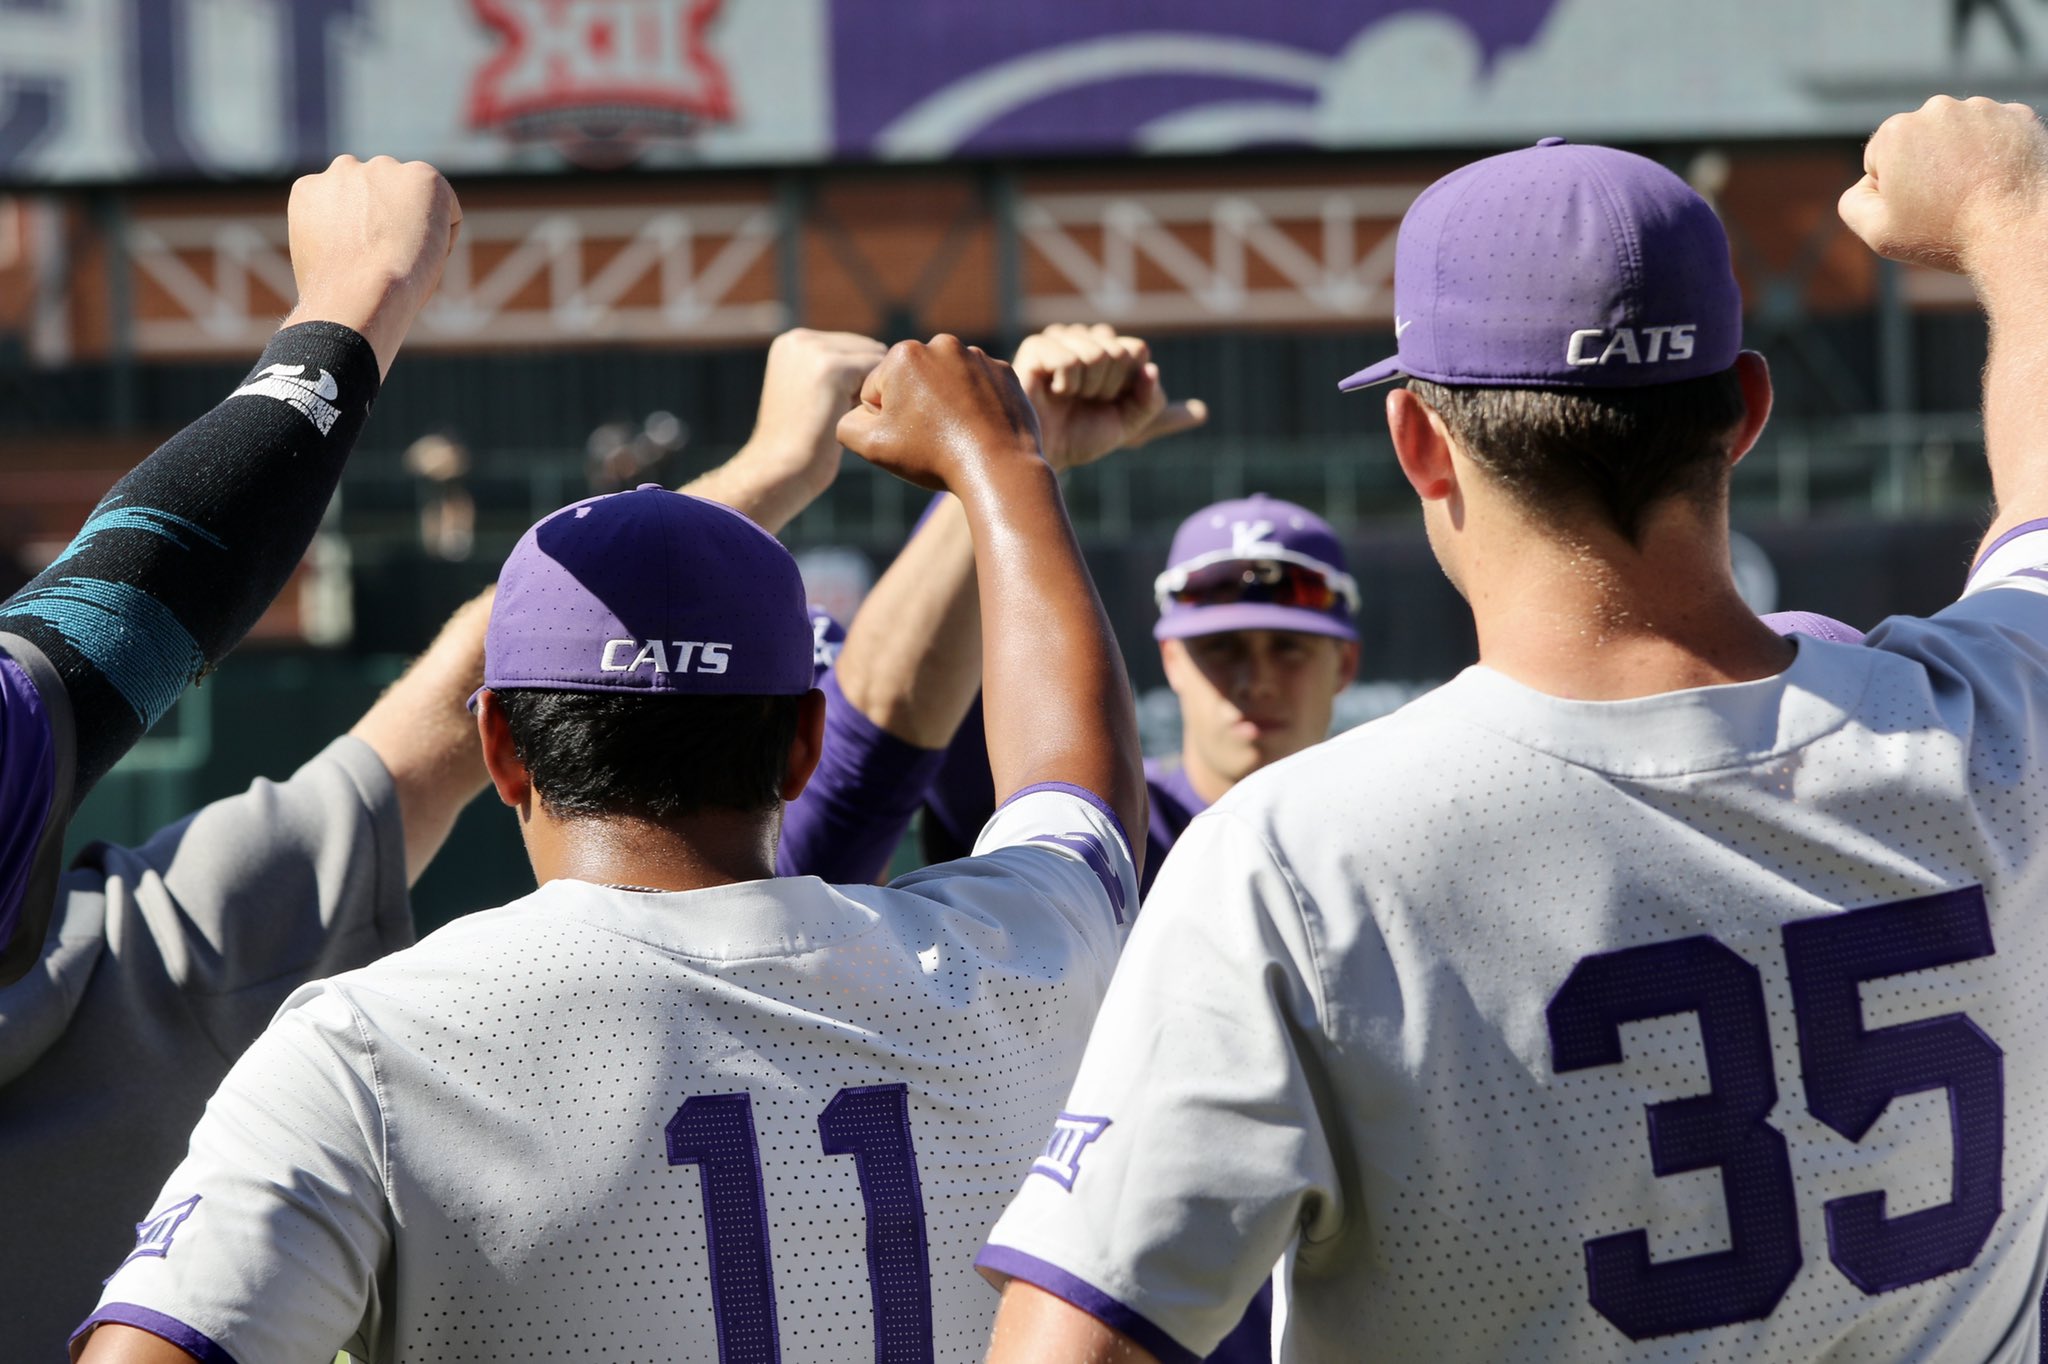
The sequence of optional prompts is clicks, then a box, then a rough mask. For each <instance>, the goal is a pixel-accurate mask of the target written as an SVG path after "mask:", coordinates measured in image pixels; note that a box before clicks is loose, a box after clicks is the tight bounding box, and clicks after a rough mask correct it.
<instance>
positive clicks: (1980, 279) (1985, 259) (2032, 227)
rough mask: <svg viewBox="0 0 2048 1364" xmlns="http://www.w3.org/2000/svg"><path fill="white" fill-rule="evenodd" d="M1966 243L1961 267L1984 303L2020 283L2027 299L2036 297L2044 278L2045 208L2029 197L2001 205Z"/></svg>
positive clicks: (2047, 272)
mask: <svg viewBox="0 0 2048 1364" xmlns="http://www.w3.org/2000/svg"><path fill="white" fill-rule="evenodd" d="M1968 241H1969V246H1968V247H1967V248H1965V250H1964V251H1963V253H1962V260H1961V265H1962V267H1963V271H1964V273H1966V274H1967V275H1968V276H1969V277H1970V279H1971V280H1972V281H1973V282H1974V283H1975V284H1976V285H1977V289H1978V292H1979V294H1981V295H1983V296H1984V297H1985V301H1986V302H1987V303H1989V302H1990V300H1991V296H1992V295H1993V294H1995V293H1997V292H1999V291H2000V290H2001V287H2002V286H2005V285H2008V284H2009V283H2013V282H2022V283H2023V285H2024V287H2025V288H2026V289H2027V291H2028V296H2029V297H2030V298H2038V297H2039V293H2038V292H2037V286H2038V283H2039V281H2040V280H2041V279H2042V278H2043V277H2044V276H2048V205H2043V204H2040V203H2037V202H2035V201H2034V199H2033V198H2031V197H2030V198H2029V199H2028V200H2026V201H2024V202H2012V201H2008V202H2006V203H2002V204H2000V205H1999V206H1998V208H1997V210H1996V211H1995V212H1994V213H1992V214H1989V215H1986V220H1985V221H1984V222H1983V223H1982V224H1981V225H1979V226H1978V227H1977V229H1976V230H1975V231H1973V232H1971V233H1970V234H1969V237H1968Z"/></svg>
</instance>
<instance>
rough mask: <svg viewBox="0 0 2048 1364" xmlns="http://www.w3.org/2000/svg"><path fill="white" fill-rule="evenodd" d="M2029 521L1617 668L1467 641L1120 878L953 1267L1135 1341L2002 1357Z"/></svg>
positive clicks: (2024, 839) (2012, 1300)
mask: <svg viewBox="0 0 2048 1364" xmlns="http://www.w3.org/2000/svg"><path fill="white" fill-rule="evenodd" d="M2042 564H2048V523H2041V524H2037V525H2035V526H2033V527H2031V528H2030V529H2029V532H2028V533H2025V534H2020V535H2017V536H2015V537H2014V538H2011V539H2009V540H2007V541H2005V542H2004V543H2002V544H2001V545H1999V546H1997V547H1996V548H1995V549H1994V550H1993V552H1992V553H1991V554H1990V555H1989V556H1988V560H1987V562H1985V563H1983V564H1982V565H1980V566H1979V568H1978V569H1977V570H1976V571H1975V573H1974V574H1973V576H1972V579H1971V585H1970V588H1969V590H1968V592H1967V593H1966V595H1965V596H1964V598H1963V600H1962V601H1961V602H1959V603H1958V604H1956V605H1955V606H1952V607H1950V608H1949V609H1947V610H1945V611H1943V612H1941V613H1940V614H1938V615H1936V616H1935V617H1933V618H1931V619H1927V620H1919V619H1905V618H1899V619H1893V620H1891V621H1887V622H1886V623H1884V624H1883V625H1881V626H1880V627H1879V628H1878V629H1877V630H1876V631H1875V632H1873V633H1872V634H1871V636H1870V638H1869V644H1868V646H1867V647H1859V646H1852V645H1844V644H1832V643H1825V642H1821V641H1817V640H1806V639H1802V640H1799V641H1798V653H1797V655H1796V658H1795V660H1794V662H1793V663H1792V665H1791V666H1790V668H1789V669H1787V670H1786V671H1785V672H1784V673H1782V674H1781V675H1779V676H1776V677H1772V678H1768V679H1765V680H1762V681H1756V682H1748V683H1743V684H1740V685H1733V686H1722V687H1710V688H1702V689H1698V690H1692V691H1682V692H1675V693H1670V694H1666V695H1660V696H1650V697H1644V698H1641V699H1636V700H1629V701H1618V702H1604V703H1595V702H1577V701H1566V700H1560V699H1557V698H1554V697H1550V696H1546V695H1542V694H1540V693H1537V692H1534V691H1531V690H1530V689H1528V688H1526V687H1523V686H1521V685H1519V684H1518V683H1516V682H1514V681H1511V680H1510V679H1508V678H1507V677H1504V676H1502V675H1500V674H1498V673H1495V672H1490V671H1488V670H1486V669H1484V668H1475V669H1472V670H1470V671H1468V672H1467V673H1465V674H1463V675H1462V676H1460V677H1458V678H1457V679H1455V680H1453V681H1452V682H1451V683H1450V684H1448V685H1447V686H1445V687H1444V688H1442V689H1441V690H1439V691H1437V692H1435V693H1433V694H1432V695H1430V696H1428V697H1425V698H1423V699H1422V700H1420V701H1417V702H1415V703H1414V704H1412V705H1410V706H1408V707H1407V708H1405V709H1404V710H1402V711H1400V712H1398V713H1396V714H1395V715H1394V716H1391V717H1389V718H1387V719H1386V720H1383V721H1380V722H1378V723H1375V724H1373V725H1370V726H1367V727H1365V728H1363V729H1360V730H1357V731H1354V732H1352V733H1351V734H1348V735H1344V736H1342V737H1339V738H1337V739H1335V740H1332V741H1330V742H1329V743H1326V744H1323V745H1321V746H1319V747H1316V748H1313V749H1310V750H1308V751H1307V752H1305V753H1303V754H1301V755H1299V756H1297V757H1295V758H1291V759H1289V760H1287V761H1285V762H1282V763H1279V764H1277V765H1275V766H1274V767H1273V768H1271V769H1269V770H1267V771H1264V772H1260V773H1258V774H1257V775H1255V776H1253V777H1251V778H1250V779H1248V780H1247V781H1245V782H1243V783H1242V784H1240V785H1239V786H1238V787H1237V788H1236V789H1235V790H1233V791H1232V792H1231V793H1230V794H1229V795H1228V796H1227V797H1226V798H1225V799H1224V800H1222V801H1221V802H1219V803H1218V804H1217V805H1216V806H1215V807H1214V808H1213V809H1212V810H1211V811H1210V812H1209V813H1207V814H1204V815H1201V816H1199V817H1197V818H1196V819H1195V821H1194V822H1193V824H1192V825H1190V827H1189V829H1188V831H1187V833H1186V835H1185V836H1184V837H1183V838H1182V839H1181V840H1180V842H1179V843H1178V844H1177V845H1176V846H1175V848H1174V853H1173V856H1172V858H1171V859H1169V860H1168V862H1167V865H1166V868H1165V870H1164V871H1163V872H1162V873H1161V875H1160V877H1159V880H1158V882H1157V884H1156V885H1155V886H1154V888H1153V892H1152V895H1151V896H1150V897H1149V899H1148V900H1147V902H1146V908H1145V913H1144V916H1143V919H1142V922H1141V923H1140V924H1139V925H1138V927H1137V930H1136V932H1135V933H1134V935H1133V939H1132V942H1131V945H1130V949H1129V951H1128V952H1127V953H1126V955H1125V958H1124V962H1123V967H1122V969H1121V970H1120V972H1119V974H1118V977H1117V981H1116V983H1115V986H1114V987H1113V988H1112V989H1111V991H1110V995H1109V998H1108V1000H1107V1001H1106V1003H1105V1005H1104V1008H1103V1011H1102V1014H1101V1016H1100V1018H1099V1019H1098V1020H1097V1023H1096V1026H1095V1031H1094V1037H1093V1041H1092V1043H1091V1045H1090V1047H1089V1050H1088V1055H1087V1058H1086V1061H1085V1062H1084V1064H1083V1066H1082V1070H1081V1075H1080V1077H1079V1079H1078V1080H1077V1081H1076V1083H1075V1086H1074V1090H1073V1093H1072V1095H1071V1096H1070V1097H1069V1099H1068V1100H1067V1103H1066V1107H1065V1111H1064V1112H1063V1113H1062V1114H1061V1116H1060V1117H1059V1119H1058V1121H1057V1123H1056V1126H1055V1129H1054V1133H1053V1137H1052V1140H1051V1142H1050V1143H1049V1145H1048V1147H1047V1149H1046V1152H1045V1154H1044V1155H1042V1156H1041V1157H1040V1158H1039V1160H1038V1162H1037V1163H1036V1165H1035V1166H1034V1168H1033V1172H1032V1174H1031V1175H1030V1176H1028V1177H1027V1178H1026V1179H1025V1180H1024V1182H1023V1187H1022V1191H1021V1192H1020V1193H1019V1194H1018V1196H1017V1198H1016V1200H1015V1202H1014V1203H1013V1204H1012V1206H1011V1207H1010V1209H1009V1210H1008V1212H1006V1213H1005V1215H1004V1216H1003V1218H1002V1220H1001V1221H1000V1222H999V1223H998V1225H997V1227H996V1229H995V1231H994V1233H993V1234H992V1236H991V1238H990V1244H989V1247H988V1249H987V1250H986V1251H985V1252H984V1254H983V1257H982V1262H983V1263H984V1264H985V1265H987V1266H988V1267H990V1268H991V1269H994V1270H999V1271H1002V1272H1006V1273H1009V1274H1013V1275H1016V1276H1019V1277H1022V1278H1024V1279H1027V1280H1029V1281H1031V1282H1033V1283H1036V1284H1038V1285H1039V1286H1041V1287H1043V1288H1046V1289H1048V1290H1050V1291H1052V1292H1054V1293H1057V1294H1060V1295H1061V1296H1063V1297H1066V1298H1067V1299H1068V1300H1069V1301H1071V1302H1074V1303H1076V1304H1078V1305H1080V1306H1082V1307H1084V1308H1086V1309H1087V1310H1089V1311H1091V1312H1093V1313H1095V1314H1096V1315H1097V1316H1099V1317H1102V1318H1103V1319H1105V1320H1107V1321H1110V1322H1111V1323H1112V1324H1114V1325H1117V1326H1119V1327H1121V1328H1123V1329H1124V1330H1126V1331H1127V1332H1128V1333H1129V1334H1132V1335H1133V1336H1135V1337H1137V1338H1138V1339H1139V1340H1140V1342H1141V1343H1143V1344H1145V1345H1146V1346H1148V1347H1149V1348H1151V1349H1152V1350H1153V1351H1154V1352H1155V1353H1157V1354H1158V1355H1160V1356H1161V1357H1162V1358H1163V1359H1168V1360H1178V1359H1190V1358H1193V1357H1195V1356H1198V1355H1200V1354H1201V1353H1202V1352H1204V1351H1205V1350H1207V1349H1209V1348H1210V1347H1211V1346H1212V1345H1214V1343H1215V1342H1216V1341H1217V1340H1218V1339H1219V1338H1220V1337H1221V1336H1222V1335H1223V1333H1224V1331H1225V1330H1226V1329H1228V1328H1229V1327H1230V1325H1231V1324H1232V1323H1233V1322H1235V1321H1236V1320H1237V1315H1238V1313H1239V1312H1240V1311H1242V1310H1243V1308H1244V1304H1245V1303H1246V1301H1247V1300H1248V1299H1250V1297H1251V1296H1252V1293H1253V1291H1254V1290H1255V1289H1256V1288H1257V1287H1258V1286H1259V1283H1260V1282H1261V1280H1262V1279H1263V1278H1264V1277H1265V1276H1266V1274H1267V1272H1268V1270H1269V1269H1271V1268H1272V1266H1273V1265H1274V1263H1275V1261H1276V1260H1277V1259H1279V1258H1280V1257H1281V1256H1283V1254H1284V1255H1285V1256H1286V1257H1287V1258H1286V1260H1285V1263H1284V1264H1283V1266H1282V1272H1281V1274H1280V1276H1279V1284H1280V1287H1281V1289H1282V1291H1281V1293H1280V1294H1279V1295H1278V1296H1277V1300H1276V1303H1275V1321H1276V1330H1277V1334H1278V1338H1279V1341H1280V1346H1279V1349H1280V1352H1281V1354H1282V1355H1283V1357H1284V1358H1286V1359H1290V1360H1296V1359H1300V1360H1307V1359H1315V1360H1324V1359H1344V1360H1415V1359H1432V1360H1508V1359H1512V1360H1574V1361H1577V1360H1660V1361H1662V1360H1675V1359H1744V1360H1771V1361H1794V1360H1797V1361H1809V1360H1817V1359H1835V1360H1881V1359H1882V1360H1891V1359H1915V1360H1934V1359H1940V1360H2007V1361H2020V1360H2025V1361H2027V1364H2032V1361H2033V1360H2034V1358H2035V1352H2036V1350H2037V1348H2038V1343H2037V1339H2036V1337H2037V1335H2038V1316H2039V1302H2040V1299H2041V1292H2042V1286H2043V1279H2044V1274H2048V1260H2044V1252H2043V1227H2044V1221H2048V1136H2044V1135H2043V1134H2044V1132H2048V917H2044V915H2043V909H2044V907H2048V781H2044V777H2048V772H2044V763H2048V571H2044V570H2043V569H2042V568H2040V567H2038V565H2042Z"/></svg>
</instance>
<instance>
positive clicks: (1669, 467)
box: [1408, 368, 1745, 543]
mask: <svg viewBox="0 0 2048 1364" xmlns="http://www.w3.org/2000/svg"><path fill="white" fill-rule="evenodd" d="M1408 387H1409V389H1410V390H1411V391H1412V392H1413V393H1414V394H1415V396H1417V397H1418V398H1420V399H1422V401H1423V402H1425V403H1427V404H1429V406H1430V407H1431V408H1433V409H1434V410H1435V411H1436V413H1437V415H1438V416H1440V417H1442V418H1443V419H1444V426H1445V427H1446V428H1448V429H1449V431H1450V433H1451V435H1452V436H1453V437H1455V438H1456V440H1457V442H1458V444H1459V445H1461V446H1462V447H1464V450H1465V453H1466V454H1468V455H1470V456H1471V457H1472V459H1473V461H1474V462H1475V463H1477V464H1478V465H1479V466H1480V467H1481V468H1483V469H1485V470H1486V471H1487V472H1488V473H1489V474H1492V475H1493V476H1494V477H1495V478H1496V479H1498V480H1500V482H1501V483H1502V484H1503V485H1505V486H1506V488H1507V489H1508V491H1509V492H1510V493H1511V494H1513V495H1514V497H1515V498H1516V500H1518V501H1519V502H1521V503H1522V504H1523V505H1524V506H1525V507H1527V508H1529V509H1530V510H1531V511H1533V512H1535V513H1536V514H1537V515H1539V516H1541V517H1543V518H1544V519H1545V520H1547V521H1550V522H1551V523H1553V524H1558V523H1560V522H1562V521H1564V520H1565V519H1567V518H1569V517H1570V516H1572V515H1573V514H1574V513H1577V512H1581V511H1583V510H1584V509H1587V508H1591V509H1592V510H1594V511H1596V512H1597V513H1598V514H1600V515H1601V516H1602V517H1604V518H1605V519H1606V521H1607V523H1608V524H1609V525H1610V526H1612V527H1613V528H1614V529H1615V530H1617V531H1619V532H1621V534H1622V535H1623V536H1624V537H1625V538H1627V539H1628V540H1629V541H1630V542H1631V543H1633V542H1634V541H1635V539H1636V536H1637V535H1638V534H1639V533H1640V532H1641V530H1642V524H1643V517H1644V514H1645V513H1646V512H1647V511H1648V510H1649V509H1650V507H1651V506H1652V505H1654V504H1655V503H1657V502H1660V501H1662V500H1664V499H1665V498H1667V497H1673V496H1677V497H1686V498H1691V499H1693V500H1694V501H1695V502H1697V503H1699V504H1700V505H1702V506H1708V505H1713V504H1716V503H1718V502H1719V501H1720V500H1721V499H1722V498H1723V497H1724V496H1725V494H1726V491H1727V487H1728V450H1729V442H1730V441H1731V440H1732V439H1733V437H1734V435H1735V431H1736V428H1737V427H1738V426H1739V425H1740V424H1741V422H1742V416H1743V412H1744V411H1745V408H1744V403H1743V397H1742V385H1741V382H1740V381H1739V380H1738V379H1737V378H1736V375H1735V371H1734V369H1733V368H1730V369H1726V370H1723V371H1721V372H1720V373H1719V374H1709V375H1706V376H1704V377H1703V378H1698V379H1681V380H1679V381H1678V382H1677V383H1672V384H1656V385H1653V386H1651V387H1648V388H1608V389H1588V388H1481V387H1477V386H1474V385H1467V384H1458V385H1450V384H1435V383H1431V382H1429V381H1428V380H1426V379H1410V380H1409V381H1408Z"/></svg>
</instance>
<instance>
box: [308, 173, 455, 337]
mask: <svg viewBox="0 0 2048 1364" xmlns="http://www.w3.org/2000/svg"><path fill="white" fill-rule="evenodd" d="M286 217H287V219H288V221H289V223H290V235H291V253H292V275H293V277H294V278H295V279H296V280H297V281H298V286H299V303H298V306H297V307H296V308H294V309H293V310H292V317H291V320H292V321H294V322H306V321H313V320H319V321H325V322H339V323H342V324H343V325H344V326H349V327H353V328H355V330H356V331H358V332H360V333H362V335H363V338H364V339H365V340H366V341H368V342H369V343H370V346H371V348H372V349H373V350H375V351H376V352H377V368H378V369H379V370H380V371H383V372H386V373H388V372H389V371H390V369H391V362H392V360H393V359H394V358H395V357H396V356H397V354H398V348H399V346H400V344H402V343H403V342H404V340H405V334H406V332H407V331H408V330H410V328H411V327H412V322H413V319H414V318H415V317H417V316H418V315H419V311H420V309H421V308H422V307H423V306H424V305H425V304H426V301H427V299H428V298H430V297H431V296H432V295H433V292H434V286H435V285H437V284H439V283H440V282H441V267H442V266H444V265H446V264H447V262H448V253H449V251H450V250H452V249H453V248H454V245H455V238H456V235H457V233H458V232H459V231H460V230H461V227H462V206H461V205H460V204H459V203H457V202H456V199H455V191H454V190H452V189H450V188H449V187H448V182H447V181H446V180H444V179H442V178H441V173H440V172H439V171H437V170H435V169H434V168H433V167H432V166H430V165H428V164H427V163H426V162H424V161H406V162H403V163H401V162H398V161H395V160H393V159H392V158H391V157H388V156H378V157H372V158H371V159H370V160H368V161H358V160H356V158H354V157H353V156H338V157H336V158H335V159H334V163H333V164H332V165H330V166H329V167H328V168H327V169H326V170H324V171H321V172H320V173H319V174H318V175H307V176H302V177H300V179H299V180H298V182H297V183H296V184H294V185H293V186H292V197H291V205H290V207H289V209H288V210H287V211H286Z"/></svg>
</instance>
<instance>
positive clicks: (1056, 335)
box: [1013, 322, 1209, 469]
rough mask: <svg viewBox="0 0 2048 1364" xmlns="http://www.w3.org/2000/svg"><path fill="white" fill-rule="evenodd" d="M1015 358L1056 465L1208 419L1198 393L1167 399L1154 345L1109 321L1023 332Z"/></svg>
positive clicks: (1087, 459)
mask: <svg viewBox="0 0 2048 1364" xmlns="http://www.w3.org/2000/svg"><path fill="white" fill-rule="evenodd" d="M1013 363H1014V364H1015V366H1016V369H1017V378H1018V380H1019V381H1020V382H1022V383H1023V385H1024V393H1025V396H1026V397H1028V398H1030V399H1031V406H1032V407H1033V409H1035V410H1036V411H1037V413H1038V428H1039V431H1040V433H1041V435H1042V436H1043V437H1044V440H1045V459H1046V462H1047V463H1048V464H1050V465H1052V466H1053V467H1054V468H1055V469H1074V468H1079V467H1080V466H1081V465H1083V464H1092V463H1094V462H1095V461H1096V460H1098V459H1101V458H1102V457H1103V456H1104V455H1106V454H1108V453H1109V452H1110V451H1112V450H1117V449H1123V448H1135V447H1137V446H1140V445H1143V444H1145V443H1146V442H1147V441H1153V440H1157V439H1159V438H1160V437H1161V436H1170V435H1173V434H1175V433H1177V432H1180V431H1188V430H1192V429H1193V428H1195V427H1197V426H1200V425H1201V424H1202V423H1203V422H1205V421H1207V420H1208V419H1209V409H1208V407H1207V405H1205V404H1204V403H1203V402H1202V401H1201V399H1199V398H1196V399H1193V400H1190V401H1188V402H1178V403H1170V402H1168V401H1167V399H1166V390H1165V389H1164V388H1162V387H1161V386H1160V382H1159V366H1157V365H1155V364H1153V363H1152V351H1151V348H1150V347H1149V346H1147V345H1146V344H1145V343H1144V342H1143V341H1142V340H1140V339H1139V338H1137V337H1135V336H1119V335H1118V334H1117V331H1116V328H1114V327H1111V326H1108V325H1106V324H1103V323H1099V322H1098V323H1096V324H1095V325H1093V326H1077V325H1071V324H1056V325H1054V326H1050V327H1047V328H1046V329H1045V330H1044V331H1042V332H1039V333H1038V334H1037V335H1035V336H1028V337H1026V338H1024V344H1023V345H1021V346H1019V347H1018V348H1017V358H1016V360H1015V361H1014V362H1013Z"/></svg>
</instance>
